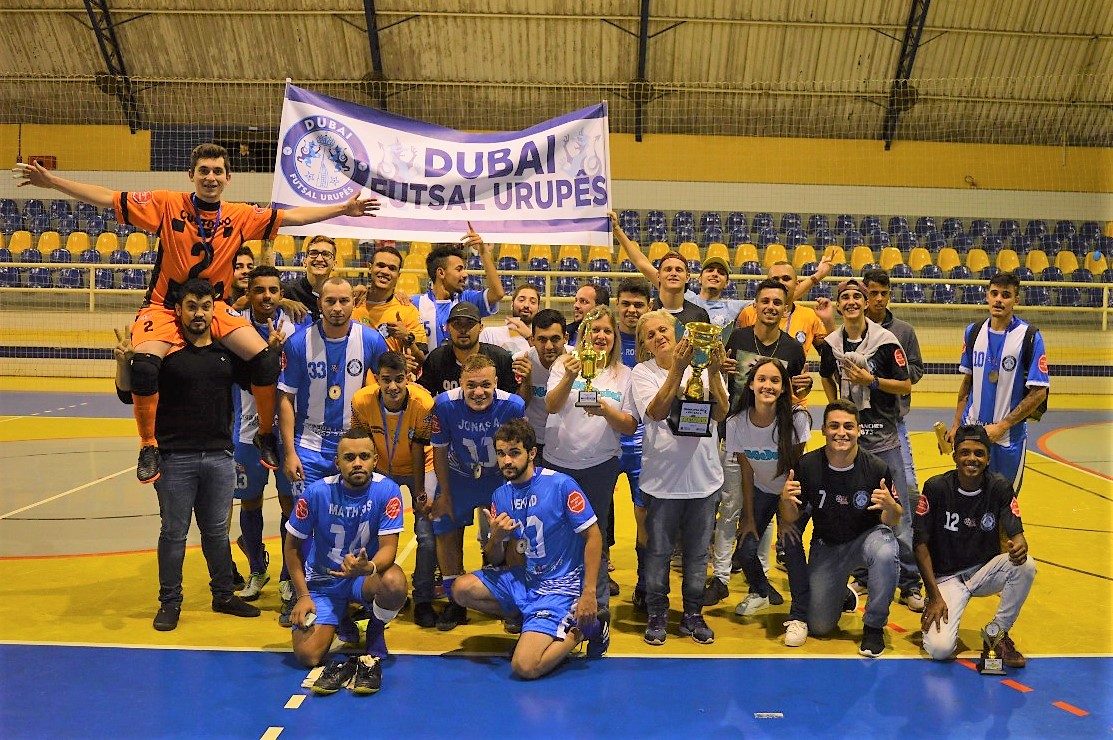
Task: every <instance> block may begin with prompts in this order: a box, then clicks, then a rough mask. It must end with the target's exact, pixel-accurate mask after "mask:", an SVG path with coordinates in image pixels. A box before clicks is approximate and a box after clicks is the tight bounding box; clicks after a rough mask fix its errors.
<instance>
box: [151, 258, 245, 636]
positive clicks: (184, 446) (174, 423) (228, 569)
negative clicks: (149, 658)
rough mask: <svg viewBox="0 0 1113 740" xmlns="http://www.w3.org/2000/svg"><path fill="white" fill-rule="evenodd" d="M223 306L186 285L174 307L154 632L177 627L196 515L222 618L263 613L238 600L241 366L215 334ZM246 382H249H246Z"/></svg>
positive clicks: (207, 288)
mask: <svg viewBox="0 0 1113 740" xmlns="http://www.w3.org/2000/svg"><path fill="white" fill-rule="evenodd" d="M215 304H216V299H215V298H214V297H213V286H212V284H211V283H209V281H207V280H201V279H198V278H194V279H191V280H187V281H186V282H185V283H184V284H183V285H182V286H181V288H180V289H179V295H178V298H177V300H176V302H175V304H174V313H175V314H176V315H177V317H178V328H179V330H180V332H181V336H182V337H183V339H184V340H185V344H184V345H183V346H182V348H181V349H180V350H179V351H177V352H172V353H171V354H169V355H168V356H167V358H166V361H165V362H164V363H163V364H162V369H161V372H160V373H159V401H158V409H157V413H156V415H155V434H156V437H157V439H158V443H159V447H160V448H161V449H162V453H163V463H162V475H160V476H159V478H158V479H157V480H156V481H155V482H154V483H155V492H156V493H157V494H158V506H159V516H160V518H161V520H162V528H161V530H160V531H159V536H158V581H159V609H158V613H157V614H156V615H155V618H154V628H155V629H156V630H159V631H160V632H167V631H170V630H173V629H175V628H176V627H177V626H178V619H179V617H180V615H181V611H182V563H183V562H184V560H185V548H186V536H187V535H188V533H189V525H190V520H191V519H192V518H193V517H194V515H196V517H197V527H198V529H200V530H201V551H202V553H204V555H205V562H206V563H207V564H208V567H209V579H210V580H209V588H210V590H211V591H212V595H213V601H212V608H213V611H215V612H222V613H225V614H231V615H233V616H237V617H257V616H259V610H258V609H256V608H255V607H254V606H252V605H251V604H248V603H247V602H245V601H243V600H242V599H240V598H239V597H238V596H236V595H235V594H234V593H232V553H231V550H230V548H229V545H228V512H229V511H230V510H231V508H232V488H233V485H234V483H235V477H236V471H235V466H234V464H233V462H232V450H233V445H232V433H231V432H232V383H233V382H235V380H236V377H235V375H236V373H235V370H236V368H234V366H238V365H239V363H238V360H237V359H236V357H235V355H233V354H232V353H231V352H230V351H229V350H228V349H226V348H225V347H224V346H223V345H222V344H220V342H218V341H216V340H215V339H213V336H212V332H211V330H210V327H211V324H212V321H213V310H214V306H215ZM241 382H243V381H242V380H241Z"/></svg>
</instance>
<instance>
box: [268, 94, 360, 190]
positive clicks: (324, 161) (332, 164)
mask: <svg viewBox="0 0 1113 740" xmlns="http://www.w3.org/2000/svg"><path fill="white" fill-rule="evenodd" d="M279 166H280V167H281V169H282V174H283V175H284V176H285V178H286V183H287V184H288V185H289V186H290V187H291V188H293V189H294V190H295V191H296V192H297V193H298V195H300V196H301V197H302V198H305V199H306V200H310V201H315V202H317V203H321V204H329V203H343V202H345V201H347V200H351V199H352V197H353V196H355V195H357V194H358V193H359V191H360V188H362V187H363V186H364V185H366V184H367V178H368V175H369V174H370V168H369V167H368V164H367V150H366V149H365V148H364V146H363V142H361V141H360V140H359V138H358V137H357V136H356V135H355V133H353V132H352V131H351V130H350V129H349V128H348V127H347V126H346V125H345V124H343V123H341V122H340V121H338V120H336V119H334V118H332V117H331V116H327V115H316V116H309V117H308V118H303V119H301V120H300V121H298V122H297V123H295V124H294V125H293V126H291V127H290V129H289V130H288V131H286V133H285V134H284V135H283V137H282V151H281V156H280V157H279Z"/></svg>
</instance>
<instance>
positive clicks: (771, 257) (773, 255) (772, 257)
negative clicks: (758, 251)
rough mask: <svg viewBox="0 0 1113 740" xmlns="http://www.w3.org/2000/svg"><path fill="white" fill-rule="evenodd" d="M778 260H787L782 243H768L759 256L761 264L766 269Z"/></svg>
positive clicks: (786, 253)
mask: <svg viewBox="0 0 1113 740" xmlns="http://www.w3.org/2000/svg"><path fill="white" fill-rule="evenodd" d="M778 262H788V252H787V251H785V248H784V245H783V244H770V245H769V246H767V247H766V248H765V252H764V253H763V254H762V256H761V265H762V267H764V268H765V269H766V270H768V269H769V268H770V267H772V266H773V265H775V264H776V263H778Z"/></svg>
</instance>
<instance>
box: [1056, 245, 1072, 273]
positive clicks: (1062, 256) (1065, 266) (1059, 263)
mask: <svg viewBox="0 0 1113 740" xmlns="http://www.w3.org/2000/svg"><path fill="white" fill-rule="evenodd" d="M1055 266H1056V267H1058V268H1059V269H1060V270H1062V271H1063V274H1064V275H1070V274H1071V273H1072V272H1074V271H1075V270H1077V269H1078V257H1076V256H1075V255H1074V252H1069V251H1067V250H1065V249H1060V250H1059V252H1058V253H1057V254H1056V255H1055Z"/></svg>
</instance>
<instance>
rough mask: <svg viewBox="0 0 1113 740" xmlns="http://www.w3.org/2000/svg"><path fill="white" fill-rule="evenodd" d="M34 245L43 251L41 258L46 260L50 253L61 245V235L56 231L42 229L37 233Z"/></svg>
mask: <svg viewBox="0 0 1113 740" xmlns="http://www.w3.org/2000/svg"><path fill="white" fill-rule="evenodd" d="M36 246H38V248H39V251H40V252H42V253H43V259H44V260H48V259H50V253H51V252H53V251H54V250H55V249H58V248H60V247H61V246H62V237H61V236H59V235H58V232H57V231H44V232H43V233H41V234H39V241H38V244H37V245H36Z"/></svg>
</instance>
